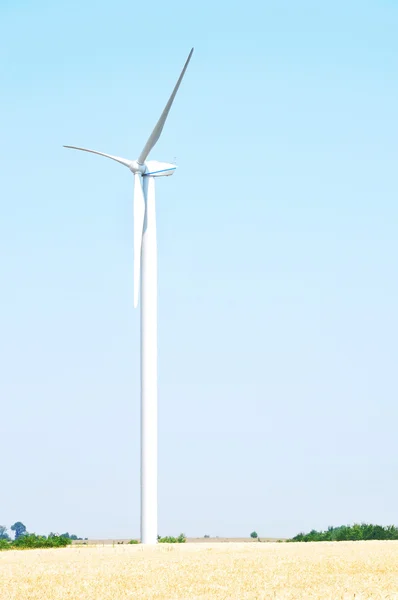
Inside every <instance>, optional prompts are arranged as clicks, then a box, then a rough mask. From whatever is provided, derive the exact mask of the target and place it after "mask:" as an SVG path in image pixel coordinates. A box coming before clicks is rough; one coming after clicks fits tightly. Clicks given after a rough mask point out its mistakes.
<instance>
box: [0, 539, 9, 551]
mask: <svg viewBox="0 0 398 600" xmlns="http://www.w3.org/2000/svg"><path fill="white" fill-rule="evenodd" d="M10 548H11V542H9V541H8V540H5V539H0V550H9V549H10Z"/></svg>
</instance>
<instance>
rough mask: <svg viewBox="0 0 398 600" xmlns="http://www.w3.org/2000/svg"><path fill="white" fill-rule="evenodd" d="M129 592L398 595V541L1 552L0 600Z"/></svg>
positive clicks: (88, 599) (93, 598)
mask: <svg viewBox="0 0 398 600" xmlns="http://www.w3.org/2000/svg"><path fill="white" fill-rule="evenodd" d="M127 598H131V599H137V600H138V599H144V598H145V599H147V600H150V599H151V600H152V599H153V600H156V599H162V600H163V599H167V600H174V599H175V600H177V599H178V600H185V599H192V600H195V599H200V600H207V599H208V600H212V599H220V600H221V599H223V600H224V599H225V600H226V599H234V600H235V599H236V600H244V599H249V598H250V599H253V600H254V599H268V598H270V599H274V598H276V599H278V598H281V599H293V598H300V599H308V600H311V599H313V598H319V599H322V600H326V599H330V600H339V599H343V598H344V599H347V600H348V599H351V598H352V599H354V598H355V600H362V599H365V598H366V599H372V600H376V599H379V598H383V599H387V598H388V599H390V600H392V599H397V600H398V542H393V541H389V542H384V541H374V542H373V541H369V542H316V543H296V544H293V543H289V544H287V543H258V542H254V543H223V544H220V543H203V542H202V543H197V544H195V543H192V544H170V545H169V544H160V545H158V546H156V547H143V546H139V545H137V546H134V545H130V546H127V545H115V546H112V545H105V546H100V545H95V546H72V547H68V548H62V549H58V548H57V549H48V550H47V549H46V550H10V551H3V552H0V599H1V600H33V599H37V600H39V599H40V600H61V599H62V600H64V599H68V600H80V599H81V600H111V599H112V600H124V599H127Z"/></svg>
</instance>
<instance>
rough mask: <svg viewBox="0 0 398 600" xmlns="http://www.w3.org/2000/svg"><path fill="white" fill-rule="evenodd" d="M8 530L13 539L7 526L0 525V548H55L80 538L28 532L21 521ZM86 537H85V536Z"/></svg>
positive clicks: (62, 534)
mask: <svg viewBox="0 0 398 600" xmlns="http://www.w3.org/2000/svg"><path fill="white" fill-rule="evenodd" d="M10 530H11V531H13V532H14V539H11V536H10V535H9V533H8V530H7V527H5V526H4V525H0V550H7V549H11V548H55V547H63V546H68V545H69V544H71V543H72V540H82V539H83V538H81V537H77V535H75V534H72V535H70V534H69V533H68V532H66V533H61V534H58V533H53V532H51V533H49V534H48V536H45V535H37V534H36V533H29V532H28V531H27V529H26V526H25V525H24V524H23V523H22V522H21V521H16V523H14V524H13V525H11V527H10ZM86 539H87V538H86Z"/></svg>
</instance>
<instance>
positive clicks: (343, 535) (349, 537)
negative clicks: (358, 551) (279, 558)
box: [287, 523, 398, 542]
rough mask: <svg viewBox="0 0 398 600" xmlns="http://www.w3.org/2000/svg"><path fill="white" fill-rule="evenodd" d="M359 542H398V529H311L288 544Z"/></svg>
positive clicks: (364, 526) (361, 526)
mask: <svg viewBox="0 0 398 600" xmlns="http://www.w3.org/2000/svg"><path fill="white" fill-rule="evenodd" d="M360 540H398V528H397V527H395V525H387V526H386V527H383V526H382V525H372V524H371V523H369V524H368V523H360V524H359V523H354V525H340V527H328V528H327V529H326V530H325V531H317V530H316V529H312V530H311V531H310V532H309V533H299V534H297V535H296V536H294V537H293V538H291V539H290V540H287V541H288V542H343V541H360Z"/></svg>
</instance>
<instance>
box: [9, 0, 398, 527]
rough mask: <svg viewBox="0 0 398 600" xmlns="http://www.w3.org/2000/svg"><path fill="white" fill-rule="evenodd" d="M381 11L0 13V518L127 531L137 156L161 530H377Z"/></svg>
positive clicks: (394, 322)
mask: <svg viewBox="0 0 398 600" xmlns="http://www.w3.org/2000/svg"><path fill="white" fill-rule="evenodd" d="M397 29H398V6H397V4H396V3H395V2H393V1H387V0H384V1H383V0H381V1H379V2H370V1H367V0H361V1H359V0H352V1H351V2H350V3H347V2H343V1H342V0H336V1H335V2H322V3H320V2H315V1H312V2H310V1H309V0H300V1H297V2H293V1H292V0H291V1H286V0H284V1H283V0H282V1H280V0H278V1H276V0H274V1H272V2H271V1H264V2H255V1H253V0H249V1H248V2H245V3H244V4H242V3H241V2H228V3H225V2H220V3H218V4H217V3H214V2H209V1H208V0H204V1H203V2H200V3H188V4H187V3H186V2H182V1H174V2H173V1H172V0H171V1H170V0H169V1H168V2H159V1H158V0H154V2H152V3H150V5H142V4H138V3H131V2H125V1H124V0H120V2H118V3H116V4H115V5H114V6H112V3H110V2H102V1H99V2H94V1H92V0H88V1H87V2H84V3H82V2H76V1H74V0H72V1H70V2H59V3H50V2H30V1H28V0H26V1H25V2H20V1H18V0H15V1H13V2H11V1H10V0H6V1H5V0H1V2H0V52H1V61H0V78H1V82H2V91H1V94H0V131H1V144H0V160H1V165H2V167H1V169H0V190H1V194H0V202H1V219H0V252H1V257H2V260H1V261H0V286H1V299H2V302H1V306H2V310H1V311H0V333H1V335H0V360H1V364H2V369H1V378H0V398H1V418H2V430H3V433H2V441H3V453H2V461H1V471H2V481H3V486H4V488H5V489H6V490H7V493H5V494H3V495H2V503H1V511H0V523H1V524H5V525H10V524H11V523H13V522H14V521H16V520H22V521H23V522H24V523H25V524H26V525H27V527H28V529H29V530H31V531H37V532H42V533H46V532H48V531H50V530H53V531H54V530H55V531H64V530H68V531H70V532H72V531H73V532H76V533H78V534H80V535H83V536H89V537H129V536H137V535H138V534H139V484H140V479H139V312H137V311H134V310H133V219H132V189H133V179H132V177H131V175H130V174H129V172H128V171H127V169H124V168H122V167H121V166H120V165H117V164H116V163H113V162H111V161H106V160H105V159H101V158H100V157H95V156H90V155H84V154H81V153H74V152H72V151H69V150H64V149H63V148H62V145H63V144H73V145H83V146H86V147H89V148H95V149H98V150H100V151H104V152H109V153H111V154H116V155H119V156H126V157H130V158H135V157H136V156H137V155H138V153H139V152H140V150H141V149H142V147H143V145H144V143H145V141H146V139H147V137H148V135H149V133H150V131H151V130H152V128H153V126H154V124H155V122H156V120H157V118H158V117H159V115H160V112H161V111H162V109H163V107H164V104H165V102H166V100H167V98H168V96H169V94H170V92H171V90H172V88H173V85H174V83H175V80H176V78H177V77H178V74H179V72H180V69H181V68H182V65H183V63H184V60H185V58H186V56H187V54H188V52H189V50H190V48H191V47H192V46H194V47H195V52H194V55H193V58H192V61H191V64H190V66H189V69H188V71H187V74H186V77H185V79H184V81H183V84H182V86H181V88H180V91H179V93H178V95H177V98H176V101H175V104H174V106H173V108H172V110H171V113H170V116H169V119H168V121H167V123H166V126H165V128H164V131H163V135H162V138H161V140H160V141H159V143H158V145H157V146H156V149H155V150H154V151H153V152H152V154H151V158H154V159H158V160H164V161H171V160H173V159H174V158H176V160H177V163H178V165H179V169H178V170H177V172H176V174H175V175H174V176H173V177H172V178H168V179H164V180H160V181H159V183H158V185H157V206H158V246H159V533H161V534H178V533H180V532H181V531H183V532H185V533H186V534H187V535H190V536H202V535H204V534H209V535H219V536H246V535H248V534H249V533H250V532H251V531H252V530H253V529H256V530H257V531H258V532H259V534H260V535H263V536H288V535H294V534H295V533H297V532H298V531H300V530H308V529H311V528H313V527H315V528H326V527H327V526H328V525H332V524H333V525H339V524H341V523H348V522H353V521H361V520H365V521H372V522H378V523H381V524H389V523H394V522H395V523H397V521H398V517H397V512H396V506H397V497H398V483H397V477H396V475H397V471H398V452H397V441H396V422H397V417H398V408H397V395H398V394H397V392H398V384H397V362H398V346H397V339H398V316H397V302H398V284H397V256H398V241H397V227H398V207H397V196H398V195H397V190H398V184H397V159H398V142H397V140H398V121H397V106H398V83H397V72H398V70H397V68H398V39H397V36H396V32H397Z"/></svg>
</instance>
